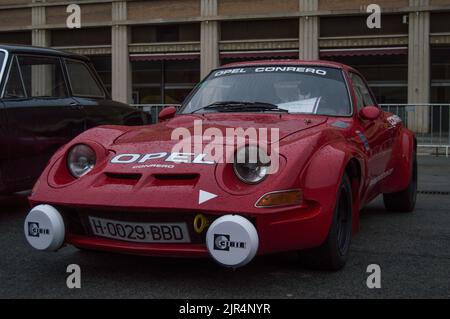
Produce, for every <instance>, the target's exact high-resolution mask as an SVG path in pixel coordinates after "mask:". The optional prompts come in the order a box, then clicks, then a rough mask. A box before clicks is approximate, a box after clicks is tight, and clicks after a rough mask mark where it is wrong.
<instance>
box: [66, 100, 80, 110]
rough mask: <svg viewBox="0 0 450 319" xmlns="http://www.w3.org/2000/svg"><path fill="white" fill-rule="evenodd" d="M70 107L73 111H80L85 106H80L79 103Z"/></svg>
mask: <svg viewBox="0 0 450 319" xmlns="http://www.w3.org/2000/svg"><path fill="white" fill-rule="evenodd" d="M69 107H70V108H71V109H73V110H80V109H82V108H83V106H82V105H80V104H78V103H77V102H70V104H69Z"/></svg>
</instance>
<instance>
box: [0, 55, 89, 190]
mask: <svg viewBox="0 0 450 319" xmlns="http://www.w3.org/2000/svg"><path fill="white" fill-rule="evenodd" d="M2 99H3V103H4V106H5V110H6V118H7V123H6V127H7V137H8V139H7V140H8V146H7V151H8V160H7V161H6V169H5V173H4V175H6V176H5V178H6V179H7V180H8V181H10V182H11V181H14V182H15V183H17V185H22V186H26V187H28V186H31V185H30V183H33V182H34V180H36V179H37V177H39V175H40V173H41V172H42V170H43V169H44V168H45V165H46V163H47V161H48V160H49V159H50V157H51V156H52V155H53V154H54V153H55V151H56V150H57V149H58V148H59V147H61V146H62V145H64V144H65V143H67V142H69V141H70V140H71V139H72V138H73V137H75V136H76V135H78V134H79V133H81V132H82V131H83V130H84V129H85V116H84V113H83V110H82V109H80V108H79V107H78V105H77V104H76V103H75V101H74V100H73V99H72V98H71V97H69V94H68V89H67V84H66V81H65V78H64V73H63V71H62V64H61V59H60V58H59V57H54V56H42V55H22V54H18V55H15V56H13V57H12V60H11V63H10V67H9V70H8V77H7V80H6V83H5V85H4V88H3V92H2Z"/></svg>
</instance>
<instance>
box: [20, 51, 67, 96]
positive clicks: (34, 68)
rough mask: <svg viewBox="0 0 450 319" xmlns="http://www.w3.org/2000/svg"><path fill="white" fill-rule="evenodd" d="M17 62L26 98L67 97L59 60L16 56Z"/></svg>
mask: <svg viewBox="0 0 450 319" xmlns="http://www.w3.org/2000/svg"><path fill="white" fill-rule="evenodd" d="M17 60H18V61H19V66H20V70H21V73H22V78H23V83H24V85H25V90H26V93H27V95H28V97H42V98H63V97H66V96H67V91H66V83H65V81H64V76H63V73H62V68H61V63H60V61H59V58H54V57H41V56H29V55H18V56H17Z"/></svg>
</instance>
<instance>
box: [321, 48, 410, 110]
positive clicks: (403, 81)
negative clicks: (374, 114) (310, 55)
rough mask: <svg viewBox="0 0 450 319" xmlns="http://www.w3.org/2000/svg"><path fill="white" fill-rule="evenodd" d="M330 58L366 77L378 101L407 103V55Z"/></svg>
mask: <svg viewBox="0 0 450 319" xmlns="http://www.w3.org/2000/svg"><path fill="white" fill-rule="evenodd" d="M326 59H327V60H332V61H336V62H340V63H344V64H347V65H350V66H352V67H354V68H355V69H357V70H358V71H359V72H360V73H361V74H362V75H363V76H364V78H365V79H366V81H367V83H368V85H369V87H370V89H371V90H372V92H373V94H374V95H375V98H376V100H377V102H378V103H399V104H400V103H408V55H407V54H399V55H384V56H334V57H327V58H326Z"/></svg>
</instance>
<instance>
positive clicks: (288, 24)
mask: <svg viewBox="0 0 450 319" xmlns="http://www.w3.org/2000/svg"><path fill="white" fill-rule="evenodd" d="M371 3H376V4H378V5H379V6H380V7H381V9H382V15H381V28H374V29H369V28H368V27H367V24H366V20H367V17H368V16H369V14H370V13H367V12H366V6H367V5H369V4H371ZM69 4H78V5H79V7H80V8H81V12H80V13H81V15H80V18H81V28H79V29H68V28H67V24H66V21H67V18H68V17H69V15H70V14H71V12H67V6H68V5H69ZM0 43H15V44H27V45H38V46H49V47H54V48H57V49H63V50H68V51H73V52H76V53H80V54H84V55H87V56H89V57H90V58H91V59H92V61H93V63H94V65H95V67H96V68H97V70H98V71H99V73H100V75H101V77H102V78H103V81H104V82H105V84H106V85H107V87H108V89H109V90H110V91H111V94H112V97H113V98H114V99H115V100H118V101H122V102H128V103H130V102H134V103H139V104H160V103H161V104H169V103H180V102H181V101H182V100H183V99H184V97H185V96H186V95H187V94H188V92H189V91H190V90H191V89H192V88H193V87H194V86H195V84H196V83H198V81H199V80H200V79H201V78H202V77H203V76H205V75H207V74H208V72H209V71H210V70H211V69H212V68H215V67H217V66H219V65H222V64H225V63H229V62H234V61H245V60H256V59H297V58H302V59H319V58H320V59H326V60H333V61H339V62H343V63H346V64H349V65H352V66H354V67H355V68H357V69H358V70H360V71H361V72H362V73H363V74H364V75H365V77H366V78H367V79H368V81H369V84H370V86H371V88H372V90H373V91H374V93H375V95H376V96H377V98H378V101H379V102H380V103H450V0H376V1H375V0H145V1H144V0H128V1H124V0H117V1H114V0H85V1H74V0H72V1H62V0H0Z"/></svg>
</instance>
